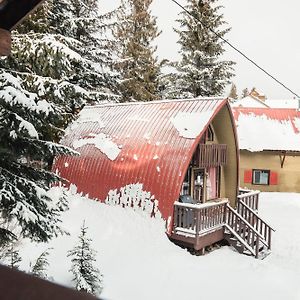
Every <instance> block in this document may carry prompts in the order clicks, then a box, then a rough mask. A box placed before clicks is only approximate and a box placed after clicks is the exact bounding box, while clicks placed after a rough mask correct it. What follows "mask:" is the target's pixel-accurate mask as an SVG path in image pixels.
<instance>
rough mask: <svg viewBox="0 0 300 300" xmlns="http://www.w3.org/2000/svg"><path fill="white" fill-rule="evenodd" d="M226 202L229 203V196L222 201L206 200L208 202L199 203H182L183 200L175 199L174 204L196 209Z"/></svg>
mask: <svg viewBox="0 0 300 300" xmlns="http://www.w3.org/2000/svg"><path fill="white" fill-rule="evenodd" d="M224 203H228V199H227V198H226V199H223V200H221V201H218V202H206V203H198V204H197V203H182V202H178V201H175V202H174V205H176V206H182V207H189V208H195V209H203V208H207V207H212V206H218V205H219V204H224Z"/></svg>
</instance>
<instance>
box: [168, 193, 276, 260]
mask: <svg viewBox="0 0 300 300" xmlns="http://www.w3.org/2000/svg"><path fill="white" fill-rule="evenodd" d="M258 199H259V191H247V192H244V193H242V194H241V195H239V196H238V199H237V209H233V208H232V207H230V205H229V202H228V200H227V199H217V200H216V201H214V202H210V203H205V204H186V203H179V202H175V203H174V223H173V231H172V234H171V236H170V239H171V240H173V241H174V242H175V243H177V244H179V245H182V246H185V247H187V248H193V249H195V250H197V251H198V250H200V249H204V248H205V247H207V246H210V245H212V244H214V243H216V242H219V241H222V240H224V239H226V240H227V241H228V242H229V243H230V244H231V245H232V246H233V247H235V248H236V249H237V250H238V251H239V252H241V253H245V254H248V255H253V256H255V257H256V258H258V257H259V256H262V253H266V252H267V251H270V250H271V235H272V231H274V230H273V229H272V227H271V226H269V225H268V224H267V223H266V222H265V221H263V220H262V219H261V218H260V217H259V216H258V214H257V208H258Z"/></svg>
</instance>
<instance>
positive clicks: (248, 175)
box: [244, 170, 252, 183]
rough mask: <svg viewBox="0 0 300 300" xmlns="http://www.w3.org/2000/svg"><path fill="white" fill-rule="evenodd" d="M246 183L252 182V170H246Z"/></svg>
mask: <svg viewBox="0 0 300 300" xmlns="http://www.w3.org/2000/svg"><path fill="white" fill-rule="evenodd" d="M244 183H252V170H245V171H244Z"/></svg>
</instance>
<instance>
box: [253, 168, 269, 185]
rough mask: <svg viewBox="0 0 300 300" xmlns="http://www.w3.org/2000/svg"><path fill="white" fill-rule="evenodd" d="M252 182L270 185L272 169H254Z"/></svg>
mask: <svg viewBox="0 0 300 300" xmlns="http://www.w3.org/2000/svg"><path fill="white" fill-rule="evenodd" d="M252 184H258V185H269V184H270V170H260V169H253V170H252Z"/></svg>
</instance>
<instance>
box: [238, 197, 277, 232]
mask: <svg viewBox="0 0 300 300" xmlns="http://www.w3.org/2000/svg"><path fill="white" fill-rule="evenodd" d="M239 204H241V205H243V206H244V207H246V208H247V209H248V210H249V211H250V212H251V213H252V214H253V215H255V216H256V217H257V218H258V219H259V220H261V222H263V223H264V224H266V225H267V226H268V227H270V228H271V230H272V231H274V232H275V231H276V230H275V229H274V228H272V226H270V225H269V224H268V223H267V222H266V221H264V220H263V219H262V218H261V217H260V216H259V215H258V213H257V212H256V211H254V210H253V209H252V208H251V207H250V206H248V205H247V204H246V203H245V202H243V201H240V202H239ZM237 211H238V213H239V214H241V213H240V212H239V210H238V209H237ZM244 218H245V217H244ZM245 219H246V218H245ZM249 223H250V222H249Z"/></svg>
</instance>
